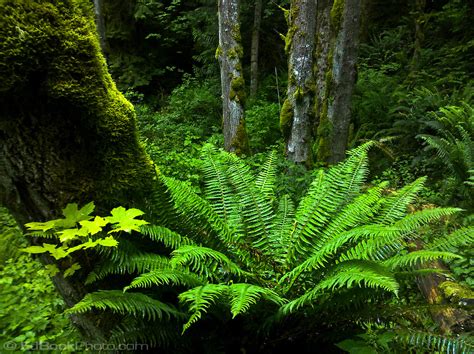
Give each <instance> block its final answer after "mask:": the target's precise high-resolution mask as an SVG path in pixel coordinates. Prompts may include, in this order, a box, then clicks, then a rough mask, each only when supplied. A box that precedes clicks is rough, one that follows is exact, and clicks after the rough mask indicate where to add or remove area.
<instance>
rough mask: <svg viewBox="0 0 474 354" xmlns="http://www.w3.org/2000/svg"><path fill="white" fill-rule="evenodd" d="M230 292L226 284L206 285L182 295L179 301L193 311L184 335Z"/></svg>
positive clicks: (184, 328)
mask: <svg viewBox="0 0 474 354" xmlns="http://www.w3.org/2000/svg"><path fill="white" fill-rule="evenodd" d="M228 290H229V287H228V286H227V285H225V284H206V285H202V286H198V287H196V288H193V289H190V290H188V291H185V292H183V293H181V294H180V295H179V301H180V302H181V303H183V304H187V305H188V307H189V311H191V316H190V317H189V319H188V322H186V323H185V324H184V326H183V333H184V332H185V331H186V330H187V329H188V328H189V327H191V325H192V324H193V323H195V322H197V321H198V320H199V319H200V318H201V317H202V314H203V313H206V312H207V310H208V309H209V307H210V306H211V305H213V304H215V303H216V301H217V300H218V299H219V298H222V297H227V296H228Z"/></svg>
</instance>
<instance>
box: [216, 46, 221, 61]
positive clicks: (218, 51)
mask: <svg viewBox="0 0 474 354" xmlns="http://www.w3.org/2000/svg"><path fill="white" fill-rule="evenodd" d="M221 54H222V48H221V46H220V45H219V46H217V48H216V54H215V58H216V59H219V57H220V56H221Z"/></svg>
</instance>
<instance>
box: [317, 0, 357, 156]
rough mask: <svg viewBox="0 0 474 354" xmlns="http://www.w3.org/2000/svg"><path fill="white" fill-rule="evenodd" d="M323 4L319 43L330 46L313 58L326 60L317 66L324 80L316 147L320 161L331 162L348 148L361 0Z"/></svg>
mask: <svg viewBox="0 0 474 354" xmlns="http://www.w3.org/2000/svg"><path fill="white" fill-rule="evenodd" d="M325 5H326V8H325V9H323V10H322V12H323V14H324V15H323V16H324V20H325V22H324V21H323V24H321V26H320V27H319V30H320V31H319V32H318V43H321V44H320V47H322V48H324V44H323V43H324V41H328V42H329V43H330V44H329V45H330V47H329V49H326V48H324V49H323V50H321V51H318V52H317V59H316V62H317V63H326V64H325V66H326V67H324V68H321V69H320V68H318V69H317V70H318V81H319V80H323V79H322V76H323V75H324V77H325V78H324V81H325V82H324V83H318V94H317V96H318V107H319V108H318V117H317V122H318V144H317V149H318V160H319V161H325V162H328V163H331V164H333V163H337V162H339V161H342V160H344V158H345V151H346V148H347V140H348V135H349V126H350V119H351V98H352V92H353V89H354V84H355V80H356V63H357V48H358V38H359V30H360V13H361V0H336V1H328V2H326V3H325ZM328 13H329V18H330V20H329V26H328V24H327V16H328ZM328 28H329V30H328ZM327 37H329V38H327ZM321 65H323V66H324V64H321ZM319 71H322V72H325V73H324V74H323V73H322V72H319Z"/></svg>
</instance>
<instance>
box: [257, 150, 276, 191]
mask: <svg viewBox="0 0 474 354" xmlns="http://www.w3.org/2000/svg"><path fill="white" fill-rule="evenodd" d="M275 159H276V152H275V151H272V152H270V154H269V155H268V158H267V160H266V161H265V163H264V164H263V166H262V168H261V170H260V172H259V174H258V175H257V178H256V179H255V186H256V187H257V189H258V191H259V192H260V193H263V194H264V195H265V196H267V198H269V199H270V200H272V199H273V198H274V193H275V183H276V164H275Z"/></svg>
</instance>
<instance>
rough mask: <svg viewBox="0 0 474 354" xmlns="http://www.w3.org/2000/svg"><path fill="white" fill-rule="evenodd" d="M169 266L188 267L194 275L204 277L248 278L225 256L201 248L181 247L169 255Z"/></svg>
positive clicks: (244, 272)
mask: <svg viewBox="0 0 474 354" xmlns="http://www.w3.org/2000/svg"><path fill="white" fill-rule="evenodd" d="M171 257H172V258H171V261H170V264H171V266H172V267H175V268H176V267H189V269H190V270H191V271H193V272H195V273H196V274H199V275H202V276H205V277H210V278H212V277H215V276H216V275H218V274H220V275H221V276H223V275H225V274H229V275H236V276H249V275H251V274H250V273H248V272H246V271H244V270H243V269H242V268H240V267H239V266H238V265H237V264H236V263H234V262H233V261H232V260H231V259H229V258H228V257H227V256H226V255H225V254H223V253H221V252H219V251H216V250H214V249H212V248H208V247H201V246H192V245H190V246H183V247H180V248H178V249H176V250H174V251H173V252H172V253H171Z"/></svg>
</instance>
